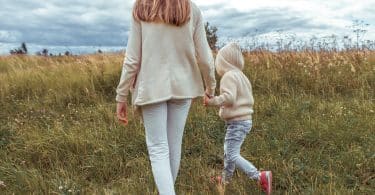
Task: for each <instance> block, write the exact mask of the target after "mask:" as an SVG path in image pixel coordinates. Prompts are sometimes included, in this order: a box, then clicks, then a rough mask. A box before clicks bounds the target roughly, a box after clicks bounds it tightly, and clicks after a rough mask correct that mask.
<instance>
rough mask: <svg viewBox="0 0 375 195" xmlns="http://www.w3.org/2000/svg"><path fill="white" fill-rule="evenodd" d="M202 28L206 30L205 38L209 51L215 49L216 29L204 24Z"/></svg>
mask: <svg viewBox="0 0 375 195" xmlns="http://www.w3.org/2000/svg"><path fill="white" fill-rule="evenodd" d="M204 28H205V30H206V36H207V41H208V44H209V45H210V48H211V49H216V44H217V40H218V37H217V30H218V29H217V27H216V26H210V23H208V22H207V23H206V24H205V25H204Z"/></svg>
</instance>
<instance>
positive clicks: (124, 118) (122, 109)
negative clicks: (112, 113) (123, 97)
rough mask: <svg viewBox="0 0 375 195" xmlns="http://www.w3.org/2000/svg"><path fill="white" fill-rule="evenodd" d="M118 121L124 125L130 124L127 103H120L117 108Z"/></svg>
mask: <svg viewBox="0 0 375 195" xmlns="http://www.w3.org/2000/svg"><path fill="white" fill-rule="evenodd" d="M116 114H117V119H118V120H119V121H120V122H121V123H122V124H124V125H127V124H128V113H127V105H126V102H118V103H117V107H116Z"/></svg>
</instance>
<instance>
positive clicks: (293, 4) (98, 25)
mask: <svg viewBox="0 0 375 195" xmlns="http://www.w3.org/2000/svg"><path fill="white" fill-rule="evenodd" d="M193 2H195V3H196V4H198V6H199V7H200V8H201V10H202V11H203V15H204V18H205V20H206V21H209V22H210V23H211V24H213V25H215V26H217V27H218V28H219V36H220V37H222V38H223V37H234V38H235V37H244V36H253V35H254V34H257V35H267V34H272V33H274V32H275V31H277V30H282V31H283V32H286V33H293V34H295V35H296V36H297V37H305V38H306V37H311V36H313V35H315V36H327V35H331V34H337V35H338V36H339V37H341V36H344V35H351V36H352V33H351V32H350V30H349V29H348V26H350V25H351V24H352V21H353V20H355V19H360V20H364V21H365V22H366V23H369V24H370V26H369V27H368V28H367V30H368V32H367V33H366V35H365V37H364V39H369V40H375V14H374V13H375V1H374V0H337V1H328V0H253V1H250V0H246V1H245V0H193ZM133 3H134V0H90V1H89V0H64V1H62V0H0V5H1V6H0V18H1V19H0V53H4V52H7V51H9V49H8V48H6V47H9V45H15V44H19V43H21V42H26V43H28V44H31V45H35V46H38V45H39V46H40V47H42V46H51V47H74V46H77V47H78V46H89V47H97V46H102V47H120V48H121V47H124V46H125V45H126V40H127V33H128V30H129V19H130V16H131V14H130V13H131V8H132V4H133Z"/></svg>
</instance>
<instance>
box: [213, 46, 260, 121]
mask: <svg viewBox="0 0 375 195" xmlns="http://www.w3.org/2000/svg"><path fill="white" fill-rule="evenodd" d="M215 67H216V72H217V73H218V74H219V75H220V76H221V77H222V78H221V80H220V95H219V96H215V97H213V98H211V99H210V100H208V102H207V103H208V105H210V106H220V111H219V116H220V117H221V118H222V119H223V120H225V121H240V120H251V115H252V113H253V112H254V111H253V104H254V97H253V93H252V87H251V83H250V81H249V79H248V78H247V77H246V75H245V74H244V73H243V72H242V69H243V67H244V58H243V56H242V52H241V48H240V47H239V46H238V45H237V44H235V43H230V44H228V45H226V46H225V47H223V48H222V49H221V50H220V51H219V52H218V54H217V56H216V61H215Z"/></svg>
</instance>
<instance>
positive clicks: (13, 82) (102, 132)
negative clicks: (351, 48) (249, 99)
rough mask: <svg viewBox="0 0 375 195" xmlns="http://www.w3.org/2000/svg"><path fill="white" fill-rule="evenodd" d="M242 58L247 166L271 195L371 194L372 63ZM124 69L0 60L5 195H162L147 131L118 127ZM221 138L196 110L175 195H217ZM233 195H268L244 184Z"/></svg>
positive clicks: (374, 182) (239, 179)
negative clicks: (263, 177)
mask: <svg viewBox="0 0 375 195" xmlns="http://www.w3.org/2000/svg"><path fill="white" fill-rule="evenodd" d="M245 55H246V67H245V70H244V72H245V74H246V75H247V76H248V77H249V78H250V80H251V82H252V84H253V88H254V89H253V92H254V97H255V113H254V116H253V118H254V121H253V122H254V127H253V129H252V131H251V133H250V135H249V136H248V137H247V139H246V141H245V143H244V145H243V147H242V155H243V156H244V157H245V158H247V159H249V160H250V161H252V162H253V164H255V165H256V166H257V167H259V168H260V169H262V170H265V169H270V170H272V171H273V173H274V189H273V190H274V192H276V194H374V193H375V166H374V165H375V149H374V147H373V145H374V144H375V134H374V133H375V106H374V99H375V53H374V52H360V53H356V52H340V53H315V52H301V53H281V54H274V53H267V52H258V53H249V54H245ZM122 59H123V56H122V55H120V54H108V55H93V56H78V57H53V58H45V57H36V56H33V57H28V56H9V57H0V110H1V112H0V181H3V182H4V185H1V184H0V194H13V193H15V194H25V193H26V194H29V193H33V194H156V193H157V190H156V188H155V185H154V182H153V177H152V173H151V167H150V163H149V160H148V156H147V150H146V145H145V141H144V139H145V138H144V129H143V127H142V124H141V123H140V122H139V120H138V119H135V118H133V116H131V122H130V124H129V125H128V126H126V127H124V126H121V125H120V124H119V123H117V121H116V118H115V114H114V112H115V102H114V96H115V87H116V86H117V83H118V79H119V76H120V71H121V63H122ZM218 80H219V79H218ZM224 135H225V130H224V123H223V122H222V121H221V120H220V119H219V117H218V116H217V110H216V109H213V108H209V109H206V108H204V107H203V106H202V105H201V99H197V100H195V101H194V104H193V106H192V108H191V112H190V114H189V118H188V121H187V124H186V128H185V135H184V142H183V151H182V152H183V157H182V161H181V169H180V173H179V176H178V179H177V183H176V189H177V192H178V194H218V191H217V188H216V186H215V185H214V184H211V183H210V181H209V178H210V176H213V175H217V174H220V172H221V169H222V166H223V162H222V153H223V139H224ZM0 183H1V182H0ZM226 194H261V192H260V190H259V189H258V188H257V185H256V183H255V182H254V181H251V180H249V179H247V178H246V176H245V175H244V174H242V173H241V172H236V174H235V176H234V180H233V182H232V183H231V184H230V185H229V186H228V187H227V189H226Z"/></svg>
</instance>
